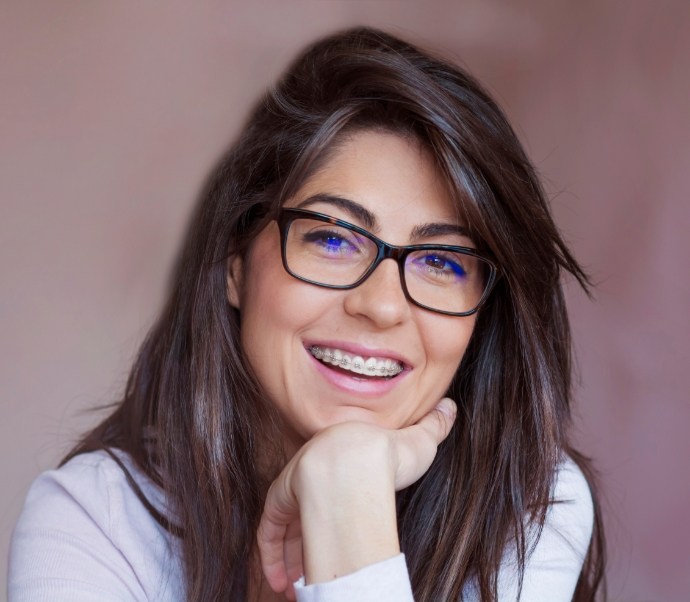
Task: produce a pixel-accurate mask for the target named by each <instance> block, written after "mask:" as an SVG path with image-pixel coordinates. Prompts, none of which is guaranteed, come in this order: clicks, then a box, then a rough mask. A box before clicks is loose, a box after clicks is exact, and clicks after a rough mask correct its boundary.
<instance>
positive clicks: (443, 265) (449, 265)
mask: <svg viewBox="0 0 690 602" xmlns="http://www.w3.org/2000/svg"><path fill="white" fill-rule="evenodd" d="M423 261H424V264H425V265H426V266H427V269H428V271H429V272H437V273H439V274H441V273H443V274H448V275H450V274H455V275H457V276H465V275H466V272H465V270H464V268H463V267H462V265H461V263H460V262H459V261H454V260H453V259H451V258H450V257H447V256H444V255H440V254H438V253H433V254H430V255H426V256H425V257H424V258H423Z"/></svg>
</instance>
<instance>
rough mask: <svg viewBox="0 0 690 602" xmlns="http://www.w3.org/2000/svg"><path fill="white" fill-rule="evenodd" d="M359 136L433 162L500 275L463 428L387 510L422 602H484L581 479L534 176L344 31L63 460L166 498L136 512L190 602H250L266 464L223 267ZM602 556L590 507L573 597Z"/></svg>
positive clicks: (213, 217)
mask: <svg viewBox="0 0 690 602" xmlns="http://www.w3.org/2000/svg"><path fill="white" fill-rule="evenodd" d="M367 128H369V129H381V130H386V131H391V132H394V133H399V134H400V135H404V136H412V137H414V138H415V139H417V140H419V141H420V142H421V143H422V144H423V145H424V146H425V147H426V148H427V149H428V150H429V151H430V153H431V156H433V157H434V158H435V161H436V163H437V165H438V167H439V169H440V172H441V173H442V174H443V175H444V176H445V178H446V180H447V185H448V188H449V190H450V191H451V194H452V196H453V198H454V199H455V201H456V203H457V208H458V211H459V212H460V213H461V215H462V218H463V221H464V223H467V224H469V227H470V229H471V234H472V238H473V240H474V241H475V243H476V244H477V246H478V247H479V248H480V249H481V250H483V251H484V252H486V253H489V254H490V255H491V256H492V257H493V258H494V259H495V260H496V262H497V263H498V265H499V266H500V269H501V278H500V280H499V282H498V284H497V286H496V287H495V289H494V290H493V292H492V295H491V298H490V301H489V303H488V304H487V305H486V306H485V307H484V308H482V310H481V311H480V314H479V316H478V318H477V323H476V327H475V331H474V333H473V336H472V339H471V341H470V344H469V347H468V349H467V351H466V353H465V356H464V358H463V360H462V363H461V365H460V368H459V370H458V372H457V374H456V375H455V378H454V380H453V382H452V384H451V387H450V391H449V395H450V396H451V397H453V398H454V399H455V400H456V401H457V402H458V405H459V412H460V414H459V419H458V420H457V422H456V424H455V426H454V428H453V430H452V432H451V434H450V436H449V437H448V439H447V440H446V441H444V442H443V444H442V445H441V446H440V448H439V452H438V455H437V457H436V459H435V461H434V463H433V465H432V467H431V468H430V470H429V471H428V472H427V473H426V474H425V475H424V477H423V478H422V479H421V480H420V481H418V482H417V483H415V484H414V485H413V486H411V487H409V488H407V489H406V490H404V491H402V492H400V493H399V495H398V524H399V530H400V537H401V545H402V548H403V550H404V551H405V554H406V557H407V563H408V566H409V570H410V575H411V579H412V585H413V590H414V593H415V597H416V599H417V600H419V601H424V600H426V601H434V602H435V601H438V600H458V599H460V597H461V592H462V588H463V585H464V584H465V583H466V582H467V581H468V580H469V579H475V580H476V584H477V587H478V590H479V592H480V594H481V599H482V600H483V601H485V602H488V601H493V600H496V579H497V574H498V569H499V566H500V563H501V559H502V557H503V554H504V550H505V546H506V542H514V544H511V545H515V546H516V549H517V552H518V554H517V556H518V561H519V571H520V575H522V571H523V568H524V562H525V559H526V555H527V554H528V552H529V545H528V537H527V534H526V533H527V529H529V528H533V527H536V528H537V529H539V528H540V526H541V525H543V523H544V518H545V513H546V510H547V508H548V507H549V503H550V501H551V495H552V488H553V483H554V474H555V470H556V467H557V465H558V464H559V462H560V461H562V459H563V457H564V454H567V455H569V456H570V457H571V458H573V459H575V461H576V462H577V463H578V464H579V465H580V467H581V468H582V469H583V471H584V472H585V474H586V475H588V476H589V477H590V480H591V476H592V475H591V470H590V469H589V465H588V462H587V461H586V460H585V458H583V457H582V456H581V455H579V454H578V453H577V452H576V451H575V450H573V449H572V448H571V446H570V444H569V441H568V425H569V419H570V398H571V380H570V379H571V340H570V331H569V325H568V319H567V314H566V307H565V302H564V297H563V292H562V289H561V278H562V276H563V274H564V273H566V272H568V273H570V274H571V275H572V276H574V278H575V279H576V280H577V281H579V283H580V284H581V285H582V286H583V287H584V288H585V289H587V288H588V280H587V276H586V275H585V273H584V272H583V271H582V269H581V268H580V266H579V265H578V264H577V262H576V261H575V259H574V258H573V256H572V255H571V253H570V251H569V250H568V249H567V247H566V245H565V244H564V242H563V239H562V238H561V236H560V234H559V232H558V230H557V228H556V226H555V224H554V222H553V219H552V217H551V215H550V211H549V208H548V204H547V202H546V199H545V195H544V192H543V190H542V188H541V185H540V183H539V180H538V178H537V177H536V174H535V171H534V168H533V167H532V165H531V163H530V161H529V160H528V158H527V157H526V155H525V153H524V151H523V149H522V147H521V145H520V143H519V142H518V140H517V138H516V136H515V134H514V132H513V131H512V129H511V127H510V125H509V124H508V122H507V120H506V118H505V116H504V115H503V113H502V112H501V110H500V109H499V108H498V107H497V105H496V104H495V103H494V101H493V100H492V99H491V98H490V97H489V96H488V94H487V93H486V92H485V91H484V90H483V89H482V88H481V86H480V85H479V84H478V83H477V82H476V81H475V80H474V79H473V78H472V77H470V76H469V75H468V74H467V73H465V72H464V71H463V70H461V69H459V68H458V67H456V66H454V65H451V64H449V63H448V62H445V61H444V60H441V59H438V58H435V57H433V56H431V55H429V54H428V53H424V52H421V51H420V50H418V49H417V48H415V47H414V46H412V45H410V44H408V43H406V42H403V41H401V40H399V39H397V38H395V37H393V36H390V35H388V34H385V33H383V32H380V31H376V30H373V29H368V28H356V29H351V30H348V31H345V32H342V33H338V34H335V35H332V36H330V37H327V38H325V39H323V40H321V41H319V42H317V43H315V44H313V45H312V46H310V47H309V48H307V49H306V50H305V51H304V52H303V53H302V54H301V55H300V56H299V57H298V58H297V59H296V61H295V62H294V63H293V64H292V66H291V67H290V68H289V69H288V70H287V72H286V74H285V75H284V76H283V78H282V79H281V80H280V82H279V83H278V84H277V85H276V86H275V87H274V88H273V89H271V90H270V91H269V92H268V93H267V94H266V95H265V96H264V97H263V98H262V99H261V100H260V102H259V103H258V104H257V105H256V107H255V108H254V110H253V112H252V113H251V115H250V117H249V120H248V121H247V123H246V126H245V127H244V130H243V132H242V134H241V136H240V138H239V140H238V141H237V142H236V143H235V144H234V145H233V146H232V147H231V148H230V149H229V151H228V152H227V153H226V154H225V156H224V157H223V158H222V160H221V161H220V163H219V164H218V166H217V167H216V169H215V170H214V171H213V173H212V175H211V177H210V179H209V182H208V185H207V186H206V188H205V190H204V191H203V194H202V197H201V199H200V202H199V205H198V207H197V209H196V213H195V214H194V216H193V219H192V222H191V224H190V228H189V231H188V234H187V237H186V239H185V241H184V245H183V247H182V251H181V255H180V257H179V259H178V261H177V264H176V266H175V269H174V272H173V276H172V280H171V285H170V292H169V296H168V300H167V304H166V306H165V308H164V310H163V312H162V314H161V316H160V318H159V320H158V321H157V322H156V324H155V325H154V327H153V328H152V330H151V332H150V333H149V335H148V337H147V338H146V340H145V341H144V343H143V345H142V346H141V349H140V351H139V355H138V357H137V359H136V361H135V363H134V366H133V368H132V371H131V373H130V376H129V380H128V382H127V387H126V391H125V394H124V397H123V399H122V401H121V402H119V403H118V404H117V406H116V407H115V409H114V411H113V412H112V413H111V415H110V416H109V417H108V418H106V419H105V420H104V421H103V422H102V423H101V424H100V425H99V426H98V427H97V428H96V429H94V430H93V431H92V432H91V433H89V434H88V435H87V436H85V437H84V439H83V440H82V441H81V443H80V444H79V445H78V446H77V447H76V448H75V449H74V450H73V451H72V452H71V454H70V456H69V457H72V456H74V455H76V454H79V453H83V452H86V451H90V450H94V449H111V448H119V449H122V450H124V451H126V452H127V453H128V454H130V455H131V456H132V458H133V460H134V461H135V462H136V464H137V465H138V467H139V468H140V469H141V470H142V471H143V472H145V473H146V474H148V475H149V476H150V477H151V478H152V479H153V480H154V481H155V482H156V483H157V484H158V485H159V486H160V487H162V489H163V490H164V491H165V493H166V495H167V496H168V498H169V500H170V502H171V504H172V507H173V508H174V509H175V517H176V518H175V520H176V522H175V523H174V524H173V523H172V522H171V521H170V517H165V516H161V515H160V514H158V513H157V512H156V511H155V509H154V508H153V507H150V506H147V507H149V509H150V512H151V513H152V515H153V517H154V518H155V519H156V520H158V521H159V522H161V523H162V524H164V525H165V526H166V527H167V528H168V529H169V530H170V531H171V532H173V533H175V534H176V535H177V536H179V537H180V538H181V549H182V555H183V565H184V568H185V571H186V583H187V588H188V589H187V595H188V598H189V599H190V600H203V601H209V600H246V599H247V598H248V596H249V591H250V585H249V584H250V581H251V579H253V578H255V577H256V573H255V554H254V545H255V532H256V527H257V525H258V520H259V517H260V515H261V509H262V503H263V496H264V493H265V490H266V487H267V484H268V481H269V480H270V478H271V476H272V475H273V474H274V472H271V467H268V468H267V467H266V466H265V465H262V463H261V462H260V461H259V459H260V458H262V457H271V458H278V457H279V455H278V454H279V450H277V449H274V450H267V449H266V445H267V443H266V442H267V441H277V440H279V437H277V436H274V435H275V434H276V433H277V431H278V430H279V429H280V424H279V420H278V419H277V418H276V416H275V414H274V412H273V411H272V409H271V408H270V406H269V405H268V404H267V402H266V400H265V398H264V396H263V395H262V393H261V387H260V384H259V383H257V382H256V379H255V378H254V377H253V376H252V375H251V370H250V368H249V366H248V365H247V362H246V361H245V360H244V358H243V355H242V350H241V348H240V344H239V340H240V338H239V316H238V313H237V311H236V310H234V309H233V308H232V307H231V306H230V304H229V302H228V299H227V294H226V271H227V258H228V256H229V255H230V254H242V253H244V252H245V250H246V249H247V246H248V244H249V243H250V242H251V240H252V239H253V238H254V236H256V234H257V233H258V232H259V231H260V230H261V228H263V226H264V225H265V224H266V223H267V222H268V220H270V219H272V218H273V217H274V216H275V214H276V210H277V208H279V207H280V205H281V204H282V203H283V202H284V200H285V199H286V198H288V197H289V196H290V195H291V194H292V193H294V192H295V191H296V189H297V187H298V186H299V185H300V184H301V183H302V182H304V180H305V178H306V177H308V175H309V174H310V173H311V172H312V171H313V170H314V169H315V168H316V167H317V166H318V165H319V164H320V163H321V162H322V161H323V160H324V158H325V157H326V156H327V155H328V153H329V152H331V151H332V150H333V148H335V146H336V145H337V142H338V140H340V139H341V138H342V135H343V134H344V133H346V132H351V131H352V130H355V129H367ZM279 468H280V466H279V462H278V463H277V464H276V465H275V466H273V467H272V470H273V471H275V470H277V469H279ZM133 487H134V488H135V491H136V492H137V495H139V496H140V497H142V501H143V502H144V503H146V500H145V499H143V494H142V493H141V491H139V490H138V489H137V488H136V486H135V485H134V484H133ZM526 518H527V520H526ZM603 551H604V547H603V532H602V529H601V521H600V512H599V509H598V506H597V503H596V496H595V530H594V536H593V539H592V542H591V545H590V549H589V552H588V554H587V557H586V559H585V564H584V567H583V569H582V573H581V576H580V579H579V581H578V584H577V589H576V592H575V598H574V599H575V600H577V601H578V602H580V601H586V600H594V599H595V595H596V593H597V591H598V590H599V589H601V587H600V586H601V585H602V579H603V561H604V555H603Z"/></svg>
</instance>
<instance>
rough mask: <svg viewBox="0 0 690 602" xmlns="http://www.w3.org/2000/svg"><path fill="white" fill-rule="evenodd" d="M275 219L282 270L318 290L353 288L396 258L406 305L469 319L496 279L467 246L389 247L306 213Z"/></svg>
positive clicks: (493, 268) (282, 213)
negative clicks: (386, 261) (408, 303)
mask: <svg viewBox="0 0 690 602" xmlns="http://www.w3.org/2000/svg"><path fill="white" fill-rule="evenodd" d="M276 221H277V222H278V225H279V227H280V236H281V243H282V244H281V248H282V259H283V266H284V268H285V270H286V271H287V272H288V274H290V275H292V276H294V277H295V278H297V279H298V280H302V281H304V282H308V283H310V284H315V285H317V286H323V287H326V288H333V289H351V288H355V287H357V286H359V285H360V284H362V283H363V282H364V281H365V280H366V279H367V278H368V277H369V276H371V274H372V273H373V271H374V270H375V269H376V266H378V265H379V264H380V263H381V262H382V261H383V260H384V259H394V260H395V261H396V262H397V264H398V268H399V270H400V282H401V284H402V290H403V292H404V294H405V297H406V298H407V299H408V300H409V301H410V302H412V303H414V304H415V305H418V306H419V307H423V308H424V309H428V310H431V311H435V312H438V313H441V314H447V315H451V316H469V315H470V314H473V313H474V312H476V311H477V310H478V309H479V308H480V307H481V305H482V304H483V303H484V302H485V301H486V299H487V297H488V296H489V293H490V292H491V289H492V287H493V285H494V283H495V281H496V275H497V267H496V265H495V264H494V263H493V262H492V261H491V260H489V259H487V258H486V257H482V255H480V254H479V253H477V252H476V251H475V250H474V249H470V248H468V247H458V246H453V245H431V244H429V245H427V244H424V245H406V246H402V247H399V246H395V245H389V244H388V243H386V242H383V241H382V240H380V239H379V238H377V237H376V236H374V235H373V234H371V233H370V232H367V231H366V230H364V229H363V228H360V227H358V226H355V225H353V224H350V223H348V222H345V221H343V220H340V219H336V218H334V217H331V216H330V215H325V214H323V213H316V212H314V211H308V210H306V209H281V211H280V213H279V214H278V218H277V220H276Z"/></svg>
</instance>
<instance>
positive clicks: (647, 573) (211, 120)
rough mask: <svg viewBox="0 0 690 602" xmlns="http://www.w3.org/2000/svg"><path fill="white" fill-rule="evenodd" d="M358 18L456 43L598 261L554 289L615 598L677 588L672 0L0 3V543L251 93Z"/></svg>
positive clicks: (678, 157) (134, 312)
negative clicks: (591, 291) (581, 285)
mask: <svg viewBox="0 0 690 602" xmlns="http://www.w3.org/2000/svg"><path fill="white" fill-rule="evenodd" d="M357 23H366V24H372V25H378V26H382V27H385V28H387V29H390V30H391V31H393V32H398V33H399V34H403V35H407V36H408V37H410V38H412V39H415V40H417V41H418V42H421V43H422V44H424V45H426V46H428V47H432V48H435V49H438V50H440V51H442V52H444V53H450V54H452V55H455V56H456V57H457V58H458V59H459V60H460V61H461V62H462V63H464V64H465V65H466V66H467V67H469V68H470V70H471V71H472V72H474V73H475V74H476V75H477V76H478V77H479V78H480V79H481V80H482V81H484V82H485V83H486V85H487V86H488V87H489V88H490V89H491V90H492V91H493V92H494V93H495V95H496V96H497V98H498V99H499V100H500V101H501V103H502V104H503V105H504V107H505V108H506V110H507V111H508V113H509V115H510V116H511V117H512V119H513V121H514V124H515V126H516V128H517V130H518V132H519V133H520V135H521V137H522V139H523V140H524V142H525V144H526V145H527V148H528V150H529V152H530V154H531V156H532V158H533V160H534V161H535V163H536V164H537V166H538V167H539V170H540V171H541V173H542V174H543V176H544V178H545V180H546V182H547V188H548V190H549V191H550V193H551V194H552V196H553V204H554V209H555V212H556V215H557V218H558V221H559V223H560V225H561V227H562V229H563V230H564V232H565V234H566V237H567V239H568V240H569V241H570V242H571V244H572V246H573V247H574V249H575V251H576V255H577V256H578V257H579V258H580V259H581V260H582V261H583V262H584V264H585V265H586V266H588V268H589V270H590V272H591V273H592V274H593V276H594V277H595V279H596V280H597V281H598V282H599V286H598V288H597V292H596V295H597V299H596V301H595V302H594V303H592V302H590V301H588V300H587V299H586V298H584V296H583V295H582V294H580V293H578V292H577V291H575V290H574V289H573V290H570V292H569V294H570V303H571V310H572V320H573V327H574V332H575V338H576V350H577V355H578V360H579V386H578V390H577V398H578V402H579V406H578V410H577V421H576V429H577V432H578V437H579V440H580V441H581V442H582V446H583V447H584V448H585V449H586V450H587V452H588V453H589V454H590V455H592V456H593V457H594V458H595V459H596V461H597V463H598V466H599V468H600V470H601V474H602V482H603V484H604V492H605V495H606V504H607V505H606V516H607V522H608V534H609V541H610V554H611V562H610V570H609V579H610V584H611V594H612V598H613V599H614V600H624V601H630V602H642V601H664V602H666V601H668V602H680V601H681V600H688V599H689V597H690V554H689V553H688V541H689V540H690V520H688V518H687V512H688V507H689V503H690V459H689V458H688V456H689V453H688V452H690V438H689V437H688V435H687V432H688V428H689V427H690V404H689V403H688V401H689V395H688V391H689V390H690V369H688V355H689V354H688V348H689V345H688V343H687V341H688V339H689V338H690V327H689V324H690V321H689V320H688V319H687V317H686V313H687V310H688V308H690V287H689V286H688V280H689V278H688V276H689V275H690V274H689V271H688V268H687V256H688V253H689V252H690V242H688V237H687V235H686V233H687V230H688V227H689V226H690V202H688V191H690V169H689V168H690V3H688V2H686V1H685V0H677V1H671V0H668V1H661V2H656V3H654V2H651V1H643V0H639V1H633V0H631V1H629V2H614V1H606V0H602V1H600V2H594V1H591V0H590V1H587V0H582V1H579V2H574V1H570V2H569V1H565V0H548V1H547V0H531V1H528V0H522V1H518V2H511V3H507V2H499V1H498V0H491V1H487V0H484V1H483V2H482V1H480V0H473V1H466V2H463V3H459V2H451V1H448V2H442V1H436V2H424V3H422V2H414V1H411V0H397V1H394V0H371V1H367V0H359V1H338V0H325V1H324V0H321V1H310V2H308V1H304V0H293V1H291V2H283V1H280V0H272V1H269V0H265V1H262V2H256V3H253V4H251V5H250V4H249V3H239V2H230V1H227V2H219V1H217V0H216V1H206V2H198V3H193V2H186V3H185V2H181V1H179V0H168V1H167V2H165V3H133V2H108V3H106V2H80V1H77V0H70V1H63V2H49V1H45V0H34V1H33V2H20V1H17V2H11V1H9V2H4V3H3V4H2V6H1V7H0V203H1V204H2V205H1V207H2V209H1V213H0V266H1V268H0V269H1V274H2V280H1V282H2V284H1V286H2V294H1V295H0V320H1V323H0V324H1V325H0V328H1V331H0V332H1V335H0V404H2V405H1V408H2V420H0V457H1V458H2V465H1V466H2V484H3V485H2V488H0V556H1V557H2V562H3V563H4V561H5V558H6V554H7V546H8V541H9V536H10V532H11V529H12V525H13V523H14V521H15V519H16V516H17V514H18V512H19V509H20V507H21V504H22V501H23V497H24V494H25V491H26V488H27V487H28V485H29V483H30V481H31V480H32V479H33V478H34V477H35V475H36V474H37V473H38V472H39V471H40V470H43V469H46V468H48V467H50V466H53V465H54V464H55V463H56V461H57V460H58V459H59V458H60V456H61V454H63V453H64V452H65V451H66V450H67V448H68V447H69V446H70V443H71V442H72V441H73V440H74V438H75V437H76V436H77V434H78V433H79V432H80V431H81V430H82V429H84V428H85V427H86V426H87V425H88V424H91V423H93V421H94V420H95V416H94V415H93V414H91V413H86V412H84V410H86V409H87V408H90V407H92V406H94V405H97V404H101V403H105V402H108V401H111V400H113V399H114V398H115V397H116V396H117V395H118V393H119V391H120V389H121V387H122V385H123V382H124V379H125V376H126V371H127V367H128V365H129V363H130V362H131V360H132V357H133V354H134V353H135V350H136V348H137V345H138V343H139V342H140V340H141V339H142V337H143V335H144V333H145V332H146V329H147V326H148V325H149V324H150V323H151V320H152V319H153V316H154V315H155V313H156V311H157V308H158V304H159V302H160V295H161V289H162V287H163V284H164V280H165V276H166V273H167V270H168V268H169V266H170V263H171V260H172V257H173V254H174V251H175V248H176V245H177V242H178V239H179V236H180V232H181V230H182V228H183V226H184V223H185V220H186V218H187V216H188V214H189V211H190V208H191V206H192V203H193V200H194V198H195V196H196V193H197V191H198V189H199V187H200V185H201V183H202V181H203V179H204V176H205V175H206V173H207V171H208V169H209V168H210V166H211V164H212V163H213V161H214V160H215V159H216V157H217V156H218V154H219V152H220V151H221V149H223V148H224V147H225V146H226V145H227V143H228V141H229V140H230V138H231V137H232V135H233V134H234V133H235V132H236V131H237V129H238V127H239V123H240V122H241V120H242V119H243V117H244V115H245V114H246V111H247V109H248V106H249V103H250V102H251V100H252V99H253V98H255V96H256V95H257V93H258V92H259V91H260V90H261V89H262V88H264V87H265V86H266V85H268V84H269V83H270V82H271V81H272V80H273V79H274V78H275V77H276V75H277V74H278V73H279V72H280V71H281V69H282V68H283V67H284V65H285V63H286V61H287V60H288V59H289V58H290V57H291V56H292V55H293V54H294V52H295V51H296V50H297V49H298V48H299V47H301V46H302V45H303V44H304V43H306V42H307V41H310V40H311V39H313V38H314V37H315V36H317V35H320V34H323V33H325V32H327V31H330V30H333V29H336V28H340V27H343V26H346V25H351V24H357ZM4 577H5V576H4V574H3V576H2V579H3V583H2V584H0V591H4V589H5V587H4Z"/></svg>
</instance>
